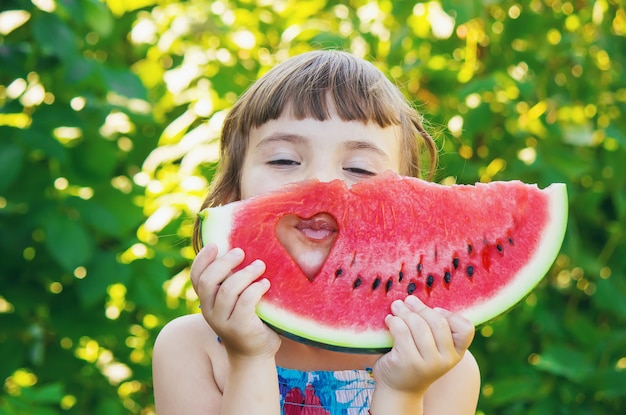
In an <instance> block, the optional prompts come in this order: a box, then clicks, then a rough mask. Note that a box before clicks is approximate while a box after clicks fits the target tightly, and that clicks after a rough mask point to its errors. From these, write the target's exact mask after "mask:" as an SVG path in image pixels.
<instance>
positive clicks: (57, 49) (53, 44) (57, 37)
mask: <svg viewBox="0 0 626 415" xmlns="http://www.w3.org/2000/svg"><path fill="white" fill-rule="evenodd" d="M33 36H34V38H35V40H36V41H37V44H38V46H39V47H40V48H41V50H42V52H43V54H44V55H53V56H57V57H59V58H61V59H67V58H69V57H70V56H72V55H74V54H75V53H76V38H75V37H74V33H73V32H72V31H71V30H70V28H69V27H67V25H66V24H65V23H64V22H63V21H62V20H61V19H60V18H59V17H58V16H57V15H55V14H52V13H45V12H42V13H39V14H36V15H34V16H33Z"/></svg>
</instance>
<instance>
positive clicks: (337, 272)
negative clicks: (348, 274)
mask: <svg viewBox="0 0 626 415" xmlns="http://www.w3.org/2000/svg"><path fill="white" fill-rule="evenodd" d="M341 274H343V270H342V269H341V268H339V269H338V270H337V271H335V277H339V276H340V275H341Z"/></svg>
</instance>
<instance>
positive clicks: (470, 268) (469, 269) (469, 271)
mask: <svg viewBox="0 0 626 415" xmlns="http://www.w3.org/2000/svg"><path fill="white" fill-rule="evenodd" d="M465 271H466V272H467V276H468V277H471V276H473V275H474V267H473V266H471V265H468V266H467V268H466V269H465Z"/></svg>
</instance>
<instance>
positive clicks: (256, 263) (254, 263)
mask: <svg viewBox="0 0 626 415" xmlns="http://www.w3.org/2000/svg"><path fill="white" fill-rule="evenodd" d="M250 265H251V266H253V267H254V268H256V269H259V270H261V269H263V268H265V263H264V262H263V261H261V260H260V259H255V260H254V261H252V263H251V264H250Z"/></svg>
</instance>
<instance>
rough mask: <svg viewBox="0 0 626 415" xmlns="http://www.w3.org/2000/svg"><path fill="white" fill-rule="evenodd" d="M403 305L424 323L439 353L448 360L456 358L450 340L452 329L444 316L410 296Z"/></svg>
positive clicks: (454, 349) (452, 343)
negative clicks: (417, 315) (448, 358)
mask: <svg viewBox="0 0 626 415" xmlns="http://www.w3.org/2000/svg"><path fill="white" fill-rule="evenodd" d="M405 303H406V305H407V307H408V308H409V309H410V310H412V311H414V312H416V313H418V314H419V315H420V317H422V318H423V319H424V320H425V321H426V323H427V324H428V327H429V328H430V331H431V333H432V336H433V339H434V341H435V343H436V345H437V350H438V351H439V353H440V354H441V355H442V356H446V357H450V358H455V357H458V354H457V353H456V348H455V345H454V341H453V338H452V329H451V328H450V324H449V322H448V319H447V318H446V316H444V315H442V314H441V313H438V312H437V311H435V310H433V309H432V308H429V307H427V306H426V305H424V303H423V302H422V301H421V300H420V299H419V298H417V297H415V296H412V295H411V296H408V297H407V298H406V300H405ZM455 355H457V356H455Z"/></svg>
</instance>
